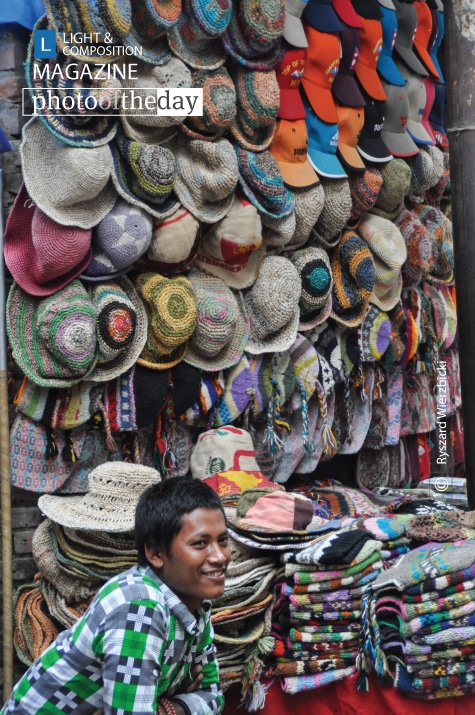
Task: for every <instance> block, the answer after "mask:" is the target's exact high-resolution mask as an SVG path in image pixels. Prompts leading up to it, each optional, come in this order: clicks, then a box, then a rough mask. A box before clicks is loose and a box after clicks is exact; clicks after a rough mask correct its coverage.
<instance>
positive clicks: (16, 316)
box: [6, 279, 97, 387]
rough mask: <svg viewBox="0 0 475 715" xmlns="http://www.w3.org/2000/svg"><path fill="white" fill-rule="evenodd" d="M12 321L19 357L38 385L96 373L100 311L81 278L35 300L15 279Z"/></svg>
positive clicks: (10, 297)
mask: <svg viewBox="0 0 475 715" xmlns="http://www.w3.org/2000/svg"><path fill="white" fill-rule="evenodd" d="M6 321H7V332H8V337H9V340H10V344H11V346H12V349H13V357H14V359H15V361H16V362H17V363H18V365H19V367H20V368H21V369H22V370H23V372H24V373H25V375H26V376H27V377H29V378H31V379H32V380H33V382H35V383H36V384H37V385H41V386H43V387H70V386H71V385H74V384H76V383H77V382H80V381H81V380H85V379H87V378H88V377H89V375H90V374H91V372H92V371H93V369H94V367H95V364H96V361H97V349H96V347H97V345H96V314H95V310H94V306H93V305H92V303H91V300H90V298H89V296H88V294H87V291H86V289H85V288H84V286H83V285H82V283H81V282H80V281H79V280H77V279H76V280H74V281H72V282H71V283H69V285H67V286H65V287H64V288H62V289H61V290H59V291H57V292H56V293H54V294H53V295H51V296H47V297H46V298H34V297H32V296H30V295H28V294H27V293H25V292H24V291H23V290H22V289H21V288H19V287H18V286H17V285H16V284H15V283H14V284H13V285H12V287H11V289H10V292H9V294H8V300H7V316H6Z"/></svg>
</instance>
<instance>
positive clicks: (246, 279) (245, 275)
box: [196, 194, 265, 288]
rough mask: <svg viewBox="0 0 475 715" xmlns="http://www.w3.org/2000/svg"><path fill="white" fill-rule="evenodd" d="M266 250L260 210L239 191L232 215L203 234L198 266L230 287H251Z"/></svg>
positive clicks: (230, 212) (230, 210)
mask: <svg viewBox="0 0 475 715" xmlns="http://www.w3.org/2000/svg"><path fill="white" fill-rule="evenodd" d="M264 253H265V246H264V245H263V243H262V224H261V219H260V217H259V214H258V212H257V209H256V207H255V206H253V205H252V204H251V203H250V201H248V200H247V199H246V198H244V197H241V196H239V195H237V194H236V196H235V197H234V201H233V204H232V206H231V208H230V209H229V212H228V214H227V215H226V216H225V217H224V218H223V219H221V221H218V222H217V223H215V224H213V226H212V227H211V229H210V231H208V233H206V234H205V235H204V236H203V239H202V241H201V245H200V248H199V249H198V255H197V258H196V265H197V266H198V267H199V268H202V269H203V270H204V271H206V272H207V273H211V274H212V275H214V276H218V278H221V280H223V281H224V282H225V283H226V285H227V286H229V287H230V288H248V287H249V286H250V285H252V284H253V283H254V281H255V280H256V277H257V273H258V270H259V267H260V265H261V262H262V259H263V258H264Z"/></svg>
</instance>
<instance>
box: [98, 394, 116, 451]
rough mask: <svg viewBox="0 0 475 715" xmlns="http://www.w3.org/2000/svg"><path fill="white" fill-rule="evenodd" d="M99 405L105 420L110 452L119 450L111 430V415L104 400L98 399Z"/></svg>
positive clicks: (107, 445) (107, 444) (107, 443)
mask: <svg viewBox="0 0 475 715" xmlns="http://www.w3.org/2000/svg"><path fill="white" fill-rule="evenodd" d="M97 405H98V407H99V409H100V411H101V414H102V418H103V420H104V429H105V431H106V447H107V449H108V450H109V452H118V451H119V448H118V446H117V443H116V441H115V440H114V436H113V434H112V430H111V425H110V420H109V415H108V413H107V410H106V408H105V406H104V403H103V402H102V400H97Z"/></svg>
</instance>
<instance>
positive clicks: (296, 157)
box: [269, 119, 320, 189]
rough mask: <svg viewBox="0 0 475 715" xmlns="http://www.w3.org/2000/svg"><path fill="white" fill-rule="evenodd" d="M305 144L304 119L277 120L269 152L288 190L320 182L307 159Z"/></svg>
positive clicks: (306, 137) (305, 130) (305, 128)
mask: <svg viewBox="0 0 475 715" xmlns="http://www.w3.org/2000/svg"><path fill="white" fill-rule="evenodd" d="M307 144H308V135H307V127H306V124H305V120H304V119H296V120H294V121H289V120H287V119H279V121H278V122H277V126H276V130H275V134H274V138H273V140H272V144H271V145H270V147H269V151H270V153H271V154H272V155H273V156H274V157H275V158H276V159H277V163H278V165H279V169H280V172H281V174H282V178H283V179H284V183H285V185H286V186H289V187H290V188H293V189H296V188H297V189H298V188H307V187H311V186H315V185H316V184H318V183H319V182H320V179H319V178H318V176H317V174H316V173H315V170H314V168H313V167H312V165H311V163H310V162H309V160H308V158H307Z"/></svg>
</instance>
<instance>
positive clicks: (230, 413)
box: [214, 353, 252, 427]
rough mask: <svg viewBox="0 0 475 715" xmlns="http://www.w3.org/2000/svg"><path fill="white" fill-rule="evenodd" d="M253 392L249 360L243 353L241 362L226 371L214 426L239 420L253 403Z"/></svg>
mask: <svg viewBox="0 0 475 715" xmlns="http://www.w3.org/2000/svg"><path fill="white" fill-rule="evenodd" d="M251 391H252V376H251V370H250V365H249V360H248V358H247V356H246V354H245V353H243V354H242V356H241V359H240V360H239V362H237V363H236V365H233V366H232V367H231V368H229V370H226V382H225V385H224V390H223V393H222V395H220V397H219V400H218V404H217V406H216V411H215V413H214V424H215V425H216V426H217V427H219V426H220V425H227V424H230V423H231V422H234V421H235V420H237V418H238V417H239V416H240V415H242V413H243V412H244V410H245V409H246V407H247V406H248V404H249V402H250V401H251Z"/></svg>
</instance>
